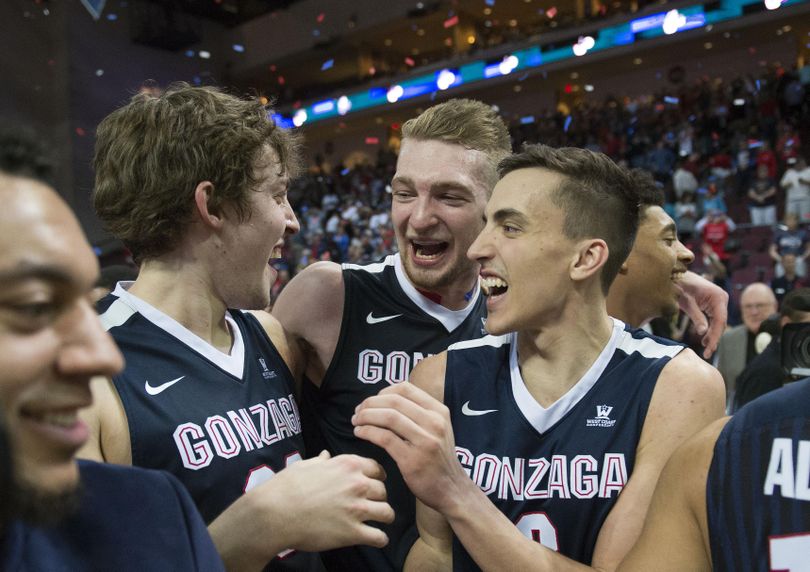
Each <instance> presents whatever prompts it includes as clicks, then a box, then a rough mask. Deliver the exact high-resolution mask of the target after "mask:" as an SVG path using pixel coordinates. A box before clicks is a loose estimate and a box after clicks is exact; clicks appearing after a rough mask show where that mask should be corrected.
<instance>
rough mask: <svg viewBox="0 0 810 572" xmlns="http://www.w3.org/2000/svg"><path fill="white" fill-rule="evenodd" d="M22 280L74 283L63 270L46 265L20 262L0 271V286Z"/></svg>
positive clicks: (69, 275) (70, 276)
mask: <svg viewBox="0 0 810 572" xmlns="http://www.w3.org/2000/svg"><path fill="white" fill-rule="evenodd" d="M24 280H42V281H44V282H56V283H59V284H69V283H71V282H74V281H75V279H74V277H73V276H72V275H71V274H70V273H69V272H68V271H67V270H65V269H64V268H60V267H58V266H52V265H46V264H38V263H31V262H21V263H20V264H18V265H16V266H15V267H13V268H9V269H3V270H0V284H11V283H13V282H22V281H24Z"/></svg>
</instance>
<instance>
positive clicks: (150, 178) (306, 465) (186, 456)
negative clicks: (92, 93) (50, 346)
mask: <svg viewBox="0 0 810 572" xmlns="http://www.w3.org/2000/svg"><path fill="white" fill-rule="evenodd" d="M296 154H297V148H296V142H295V140H294V139H293V137H292V136H291V135H290V134H289V132H285V131H282V130H280V129H278V128H276V127H275V126H274V125H273V123H272V122H271V121H269V120H268V119H267V110H266V109H264V107H263V106H262V105H261V104H260V103H258V101H243V100H240V99H238V98H236V97H233V96H230V95H227V94H225V93H222V92H221V91H219V90H217V89H214V88H208V87H200V88H193V87H189V86H187V85H183V84H180V85H177V86H173V87H172V88H170V89H169V90H168V91H166V92H165V93H164V94H163V95H161V96H160V97H152V96H144V95H138V96H135V97H134V98H133V99H132V101H131V102H130V103H129V104H128V105H125V106H123V107H122V108H120V109H118V110H116V111H115V112H113V113H112V114H110V115H109V116H108V117H106V118H105V119H104V120H103V121H102V122H101V124H100V125H99V127H98V130H97V142H96V156H95V169H96V188H95V194H94V203H95V207H96V210H97V212H98V214H99V217H100V218H101V220H102V221H103V222H104V223H105V225H106V226H107V228H108V229H109V230H110V231H111V232H112V233H113V234H114V235H116V236H117V237H118V238H120V239H121V240H122V241H123V242H124V243H125V244H126V245H127V246H128V247H129V248H130V250H132V252H133V254H134V256H135V257H136V259H137V260H138V261H139V262H140V272H139V275H138V278H137V279H136V280H135V282H134V283H131V284H126V283H119V284H118V286H117V287H116V289H115V290H114V291H113V292H112V293H111V294H110V295H109V296H107V297H106V298H104V299H102V300H101V301H100V302H99V304H98V308H99V310H100V313H101V319H102V323H104V325H105V327H106V328H107V329H108V331H109V332H110V334H112V336H113V338H114V339H115V340H116V342H117V343H118V344H119V347H120V348H121V350H122V352H123V353H124V356H125V358H126V361H127V367H126V369H125V371H124V372H123V373H121V374H118V375H116V376H114V377H113V378H112V381H111V382H110V381H108V380H101V381H100V382H99V383H97V384H95V387H94V390H95V393H96V396H97V402H96V404H95V405H94V407H93V409H92V411H90V413H89V414H88V420H89V422H90V424H91V428H92V429H93V431H94V435H93V439H92V440H91V443H90V445H89V446H88V447H87V449H86V450H85V454H86V455H88V456H90V457H91V458H96V459H102V460H105V461H108V462H114V463H120V464H133V465H137V466H143V467H150V468H161V469H165V470H168V471H170V472H171V473H173V474H174V475H176V476H177V477H178V478H179V479H180V480H181V482H183V484H184V485H185V486H186V487H187V488H188V490H189V491H190V492H191V496H192V498H193V499H194V501H195V503H196V504H197V507H198V508H199V510H200V512H201V514H202V516H203V518H204V519H205V521H206V522H208V523H210V525H209V529H210V531H211V534H212V536H213V538H214V541H215V543H216V545H217V548H218V549H219V551H220V554H221V555H222V557H223V560H224V561H225V564H226V566H227V567H228V568H237V569H238V568H254V569H255V568H260V567H261V566H263V565H264V564H266V563H267V562H270V560H271V559H273V556H274V555H275V554H279V557H278V558H275V559H273V560H272V562H271V565H270V568H271V569H295V570H299V569H312V568H318V567H320V561H319V559H318V556H317V555H316V554H312V553H306V552H292V553H291V552H290V551H289V550H287V549H297V550H308V551H316V550H321V549H326V548H334V547H337V546H344V545H349V544H355V543H358V542H362V543H369V544H372V545H375V546H382V545H383V544H385V543H386V541H387V539H386V538H385V535H384V534H383V533H382V532H380V531H379V530H378V529H376V528H373V527H370V526H368V525H367V524H365V523H364V521H366V520H377V521H388V520H390V519H391V518H392V517H393V515H392V513H391V508H390V506H388V505H387V504H386V503H385V502H384V501H385V487H384V485H383V483H382V482H381V480H380V479H381V478H382V476H383V473H382V471H381V469H380V467H379V466H378V465H377V464H376V463H375V462H373V461H371V460H369V459H361V458H358V457H353V456H343V457H335V458H329V455H328V454H326V453H324V454H322V455H320V456H318V457H317V458H316V459H312V460H309V461H301V459H302V457H303V456H304V454H305V451H304V443H303V438H302V435H301V422H300V418H299V414H298V408H297V406H296V403H295V399H294V397H293V395H294V393H295V388H294V379H295V377H296V374H297V371H298V368H299V359H298V357H297V348H296V346H294V345H291V344H288V343H287V340H286V337H285V335H284V332H283V330H282V329H281V328H280V326H279V325H278V323H277V322H276V321H275V320H274V319H273V318H272V317H271V316H270V315H269V314H266V313H263V312H258V313H255V314H251V313H248V312H243V311H237V310H229V308H248V309H250V308H264V307H265V306H267V304H268V302H269V292H270V285H271V284H272V282H273V280H274V278H275V270H274V269H273V267H272V266H271V263H272V260H273V259H274V258H276V257H278V256H279V253H280V248H281V246H282V244H283V241H284V237H285V236H286V235H288V234H290V233H294V232H296V231H297V230H298V221H297V220H296V218H295V216H294V214H293V213H292V210H291V208H290V205H289V203H288V201H287V181H288V177H289V176H290V175H292V174H293V173H294V167H295V160H296ZM243 493H244V494H243Z"/></svg>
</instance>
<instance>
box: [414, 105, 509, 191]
mask: <svg viewBox="0 0 810 572" xmlns="http://www.w3.org/2000/svg"><path fill="white" fill-rule="evenodd" d="M402 139H403V140H405V139H419V140H424V141H434V140H438V141H445V142H447V143H456V144H458V145H461V146H462V147H466V148H467V149H474V150H476V151H480V152H482V153H484V154H485V155H486V156H487V159H488V163H489V166H490V167H491V169H488V172H487V173H486V174H485V178H486V182H487V186H488V188H489V190H490V191H491V190H492V189H493V188H494V187H495V183H497V182H498V172H497V166H498V163H499V162H500V161H501V160H502V159H503V158H505V157H506V156H508V155H509V154H510V153H511V152H512V142H511V139H510V138H509V130H508V129H507V128H506V124H505V123H504V122H503V120H502V119H501V117H500V116H499V115H498V114H497V113H496V112H495V110H494V109H492V107H491V106H489V105H487V104H486V103H483V102H481V101H475V100H473V99H451V100H448V101H445V102H444V103H440V104H438V105H434V106H433V107H431V108H429V109H427V110H425V111H424V112H423V113H421V114H420V115H419V116H417V117H414V118H413V119H409V120H408V121H406V122H405V123H404V124H403V125H402Z"/></svg>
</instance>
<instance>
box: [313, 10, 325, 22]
mask: <svg viewBox="0 0 810 572" xmlns="http://www.w3.org/2000/svg"><path fill="white" fill-rule="evenodd" d="M324 18H326V14H324V13H323V12H321V13H320V14H318V17H317V18H315V20H316V21H317V22H318V23H319V24H320V23H321V22H323V19H324Z"/></svg>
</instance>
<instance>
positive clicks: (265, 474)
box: [242, 451, 301, 558]
mask: <svg viewBox="0 0 810 572" xmlns="http://www.w3.org/2000/svg"><path fill="white" fill-rule="evenodd" d="M300 460H301V453H299V452H298V451H296V452H295V453H291V454H290V455H287V458H286V459H285V462H284V468H287V467H289V466H290V465H292V464H293V463H295V462H297V461H300ZM275 476H276V472H275V471H274V470H273V469H271V468H270V467H268V466H267V465H259V466H258V467H253V468H252V469H250V471H249V472H248V477H247V480H246V481H245V488H244V489H243V491H242V492H245V493H246V492H248V491H249V490H250V489H253V488H255V487H258V486H259V485H260V484H262V483H263V482H265V481H269V480H270V479H272V478H273V477H275ZM294 552H295V550H292V549H287V550H282V551H281V552H279V553H278V557H279V558H286V557H287V556H289V555H290V554H292V553H294Z"/></svg>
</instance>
